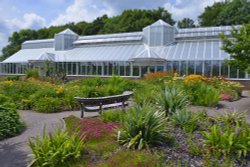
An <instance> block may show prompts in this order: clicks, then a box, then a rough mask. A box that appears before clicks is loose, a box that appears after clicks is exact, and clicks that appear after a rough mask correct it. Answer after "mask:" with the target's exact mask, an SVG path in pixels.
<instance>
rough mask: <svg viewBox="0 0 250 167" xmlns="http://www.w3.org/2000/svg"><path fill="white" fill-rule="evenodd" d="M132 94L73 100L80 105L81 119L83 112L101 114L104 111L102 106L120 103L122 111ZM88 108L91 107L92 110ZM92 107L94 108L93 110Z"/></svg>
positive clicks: (125, 93)
mask: <svg viewBox="0 0 250 167" xmlns="http://www.w3.org/2000/svg"><path fill="white" fill-rule="evenodd" d="M132 94H133V92H129V91H126V92H124V93H123V94H121V95H114V96H106V97H96V98H85V97H75V99H76V100H77V101H78V102H79V104H80V108H81V118H83V117H84V112H96V111H100V112H102V110H103V109H104V107H103V105H110V104H115V103H122V105H121V106H122V109H123V110H124V109H125V106H126V105H127V103H126V102H127V101H128V99H129V98H130V97H131V95H132ZM90 107H92V109H91V108H90ZM93 107H95V108H94V109H93ZM96 107H97V108H96ZM106 108H108V107H106Z"/></svg>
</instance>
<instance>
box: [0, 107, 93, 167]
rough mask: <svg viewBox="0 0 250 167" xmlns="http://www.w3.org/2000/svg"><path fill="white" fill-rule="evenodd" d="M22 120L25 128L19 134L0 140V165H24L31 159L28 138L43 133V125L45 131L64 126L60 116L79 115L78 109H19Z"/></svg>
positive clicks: (91, 114) (16, 166)
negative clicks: (63, 110) (50, 112)
mask: <svg viewBox="0 0 250 167" xmlns="http://www.w3.org/2000/svg"><path fill="white" fill-rule="evenodd" d="M19 112H20V115H21V118H22V120H23V121H24V122H25V123H26V127H27V128H26V130H25V131H24V132H23V133H21V135H19V136H16V137H12V138H9V139H5V140H2V141H0V166H1V167H26V166H27V165H28V164H29V163H30V162H31V160H32V158H31V157H30V156H28V154H30V153H31V150H30V149H29V147H28V145H27V144H28V140H27V139H28V138H30V137H35V136H37V135H42V134H43V127H44V126H46V130H47V132H51V131H52V130H54V129H55V128H64V127H63V126H64V124H63V122H62V118H64V117H67V116H69V115H75V116H78V117H79V116H80V111H67V112H61V113H53V114H44V113H36V112H32V111H19ZM94 115H96V113H85V116H94Z"/></svg>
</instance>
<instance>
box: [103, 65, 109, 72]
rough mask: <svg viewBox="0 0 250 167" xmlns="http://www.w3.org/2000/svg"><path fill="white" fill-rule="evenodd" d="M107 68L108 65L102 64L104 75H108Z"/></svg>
mask: <svg viewBox="0 0 250 167" xmlns="http://www.w3.org/2000/svg"><path fill="white" fill-rule="evenodd" d="M108 71H109V66H108V63H104V75H108Z"/></svg>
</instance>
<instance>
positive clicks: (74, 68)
mask: <svg viewBox="0 0 250 167" xmlns="http://www.w3.org/2000/svg"><path fill="white" fill-rule="evenodd" d="M72 64H73V66H72V72H73V75H76V63H72Z"/></svg>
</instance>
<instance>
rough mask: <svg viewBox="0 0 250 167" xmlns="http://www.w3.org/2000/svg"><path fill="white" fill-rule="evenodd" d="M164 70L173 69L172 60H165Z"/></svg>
mask: <svg viewBox="0 0 250 167" xmlns="http://www.w3.org/2000/svg"><path fill="white" fill-rule="evenodd" d="M166 70H167V71H173V62H172V61H168V62H167V66H166Z"/></svg>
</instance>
